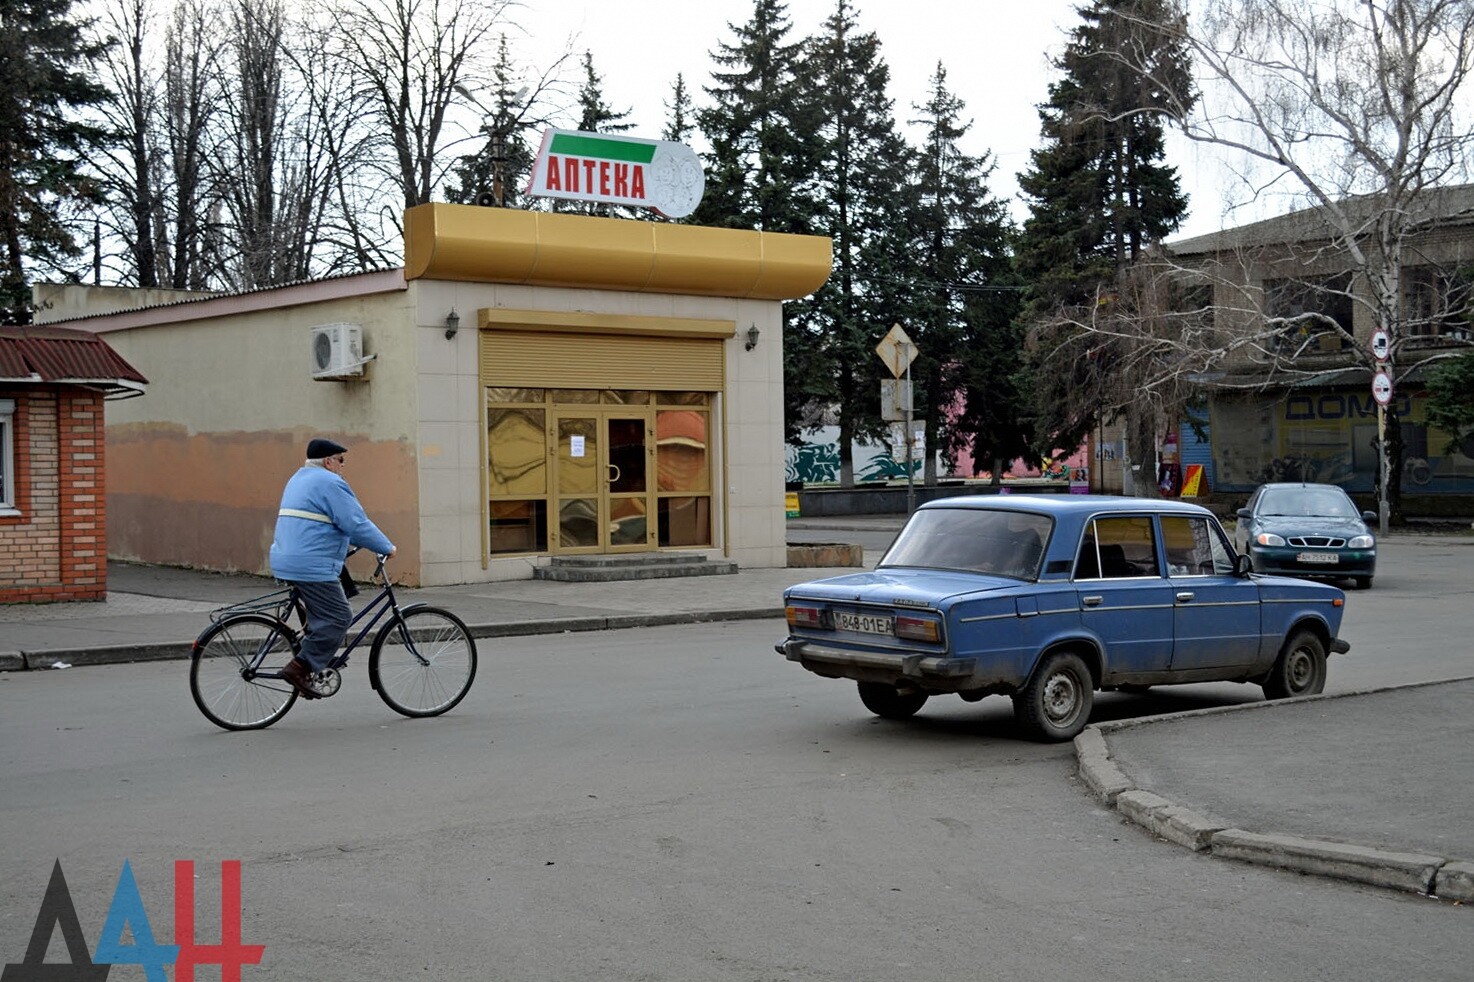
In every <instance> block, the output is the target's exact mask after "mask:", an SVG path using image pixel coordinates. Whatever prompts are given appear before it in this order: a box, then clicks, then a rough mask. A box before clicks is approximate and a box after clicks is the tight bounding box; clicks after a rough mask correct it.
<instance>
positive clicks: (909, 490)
mask: <svg viewBox="0 0 1474 982" xmlns="http://www.w3.org/2000/svg"><path fill="white" fill-rule="evenodd" d="M906 354H908V355H909V354H911V346H910V345H907V346H906ZM915 398H916V390H915V389H913V388H912V387H911V363H910V362H909V361H908V362H907V363H906V514H907V515H910V514H911V513H912V512H914V511H915V510H916V466H915V465H914V464H913V463H912V462H911V456H912V444H913V443H914V442H915V440H914V439H913V438H912V436H911V403H912V402H913V401H914V400H915Z"/></svg>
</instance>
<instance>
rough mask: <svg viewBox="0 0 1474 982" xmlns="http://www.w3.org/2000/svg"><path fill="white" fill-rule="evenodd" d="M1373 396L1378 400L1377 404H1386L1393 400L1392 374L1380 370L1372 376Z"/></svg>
mask: <svg viewBox="0 0 1474 982" xmlns="http://www.w3.org/2000/svg"><path fill="white" fill-rule="evenodd" d="M1372 398H1373V399H1375V400H1377V405H1379V406H1385V405H1387V404H1388V403H1389V402H1391V401H1392V376H1391V375H1388V374H1387V373H1386V372H1378V373H1377V374H1375V375H1373V376H1372Z"/></svg>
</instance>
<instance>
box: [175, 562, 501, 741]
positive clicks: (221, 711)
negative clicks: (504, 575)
mask: <svg viewBox="0 0 1474 982" xmlns="http://www.w3.org/2000/svg"><path fill="white" fill-rule="evenodd" d="M386 558H387V557H385V556H379V557H378V565H377V567H376V568H375V569H374V579H375V580H376V581H377V582H379V583H380V588H379V592H378V594H377V595H376V596H375V597H374V598H373V599H372V600H371V601H369V603H368V604H367V605H365V606H364V607H363V608H362V609H360V610H359V611H358V612H357V613H356V614H354V615H353V619H352V621H350V622H349V625H348V631H349V633H350V634H352V632H353V629H354V627H355V626H356V625H358V624H359V622H361V621H364V620H365V619H367V623H365V624H364V625H363V627H361V628H360V629H359V630H358V633H357V634H356V635H354V636H353V639H352V640H351V641H349V642H348V644H347V645H346V646H345V647H343V648H342V649H340V650H339V651H338V653H337V654H335V655H334V656H333V658H332V660H331V661H330V662H329V663H328V667H327V668H326V669H324V670H323V671H321V672H317V673H314V674H313V675H312V676H311V679H310V682H309V684H310V686H311V688H312V690H313V691H314V692H316V693H317V694H318V695H319V696H322V697H328V696H332V695H334V694H335V693H336V692H337V691H338V690H339V689H340V688H342V685H343V676H342V669H343V667H344V666H345V665H347V664H348V656H349V655H350V654H351V653H352V652H353V651H354V650H355V649H356V648H357V647H358V646H359V644H361V643H362V642H363V640H364V638H366V637H367V636H368V634H369V632H370V631H372V630H373V629H374V626H375V625H376V624H378V623H379V621H380V620H381V619H383V618H384V616H385V615H386V614H387V615H388V617H389V619H388V620H387V621H386V622H385V623H384V625H383V626H382V627H380V628H379V630H378V633H377V634H375V635H374V640H373V647H372V649H370V652H369V665H368V670H369V684H370V685H371V686H372V687H373V689H374V691H375V692H377V693H378V694H379V697H380V698H381V699H383V700H384V702H385V703H386V704H387V705H388V706H389V708H390V709H392V710H394V711H395V712H396V713H399V714H401V715H403V716H410V717H425V716H439V715H440V714H441V713H445V712H449V711H450V710H451V709H453V708H454V707H455V706H456V704H457V703H459V702H460V701H461V700H462V699H464V698H465V696H466V693H467V692H469V691H470V690H471V682H472V681H473V680H474V679H475V678H476V641H475V639H473V638H472V637H471V632H470V630H469V629H468V628H467V627H466V625H465V623H464V622H462V621H461V619H460V618H459V617H457V616H456V615H454V614H452V613H451V612H450V611H448V610H444V609H442V608H439V607H432V606H430V605H429V604H425V603H415V604H410V605H408V606H406V607H401V606H400V605H399V601H398V600H397V599H396V598H395V596H394V587H393V586H392V585H391V584H390V582H389V577H388V575H387V574H386V573H385V572H384V560H385V559H386ZM371 615H372V616H371ZM293 616H295V618H296V620H297V622H298V624H299V625H301V628H302V631H305V629H306V625H307V609H306V607H305V606H304V605H303V603H302V599H301V597H300V596H299V595H298V593H297V588H296V587H287V588H285V589H282V590H278V591H276V592H274V593H268V594H266V595H265V596H261V597H257V598H255V599H253V600H247V601H245V602H244V603H239V604H232V605H230V606H227V607H221V608H219V609H217V610H213V611H211V612H210V621H211V624H210V626H209V627H207V628H206V629H205V630H204V631H202V632H201V633H200V636H199V637H197V638H195V641H194V647H193V649H192V650H191V653H190V667H189V690H190V694H191V695H193V696H194V701H195V705H196V706H198V707H199V709H200V712H202V713H204V714H205V718H206V719H208V720H209V721H210V722H212V723H214V724H215V725H216V726H219V727H222V728H224V729H227V730H261V729H265V728H266V727H268V726H270V725H271V724H272V723H275V722H276V721H277V720H279V719H281V718H282V717H283V716H285V715H286V714H287V711H288V710H290V709H291V708H292V704H293V703H295V702H296V701H297V695H298V693H297V689H296V688H295V687H294V686H293V685H292V684H291V683H290V682H288V681H287V680H286V679H285V678H283V676H282V669H284V668H285V667H286V665H287V662H288V661H289V660H290V659H291V658H293V657H294V656H295V655H296V653H297V651H298V649H299V648H300V646H301V641H302V631H299V630H297V629H295V628H293V627H292V626H291V624H289V623H288V620H289V618H292V617H293Z"/></svg>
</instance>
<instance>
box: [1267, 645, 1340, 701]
mask: <svg viewBox="0 0 1474 982" xmlns="http://www.w3.org/2000/svg"><path fill="white" fill-rule="evenodd" d="M1263 685H1264V697H1265V698H1266V699H1287V698H1290V697H1291V696H1313V695H1316V694H1317V693H1319V692H1320V691H1321V690H1322V689H1324V688H1325V687H1326V646H1325V645H1324V644H1322V643H1321V640H1320V638H1318V637H1316V636H1315V634H1314V633H1312V632H1310V631H1297V632H1295V633H1294V634H1292V635H1290V640H1288V641H1286V642H1285V646H1284V647H1283V648H1281V649H1280V656H1279V657H1278V658H1276V659H1275V662H1274V668H1272V669H1270V670H1269V677H1268V678H1267V679H1265V680H1264V683H1263Z"/></svg>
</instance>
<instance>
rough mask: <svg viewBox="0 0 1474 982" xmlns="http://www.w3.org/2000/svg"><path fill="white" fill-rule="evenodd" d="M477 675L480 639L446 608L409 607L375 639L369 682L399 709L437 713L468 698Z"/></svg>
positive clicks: (407, 712)
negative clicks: (477, 652)
mask: <svg viewBox="0 0 1474 982" xmlns="http://www.w3.org/2000/svg"><path fill="white" fill-rule="evenodd" d="M475 678H476V642H475V640H474V639H473V638H472V637H471V632H470V630H468V629H467V627H466V625H465V624H464V623H462V621H461V619H460V618H459V617H457V616H456V615H454V614H452V613H451V612H450V611H448V610H441V609H440V608H439V607H416V608H414V609H413V610H407V611H405V612H404V613H403V614H402V615H400V616H397V617H395V618H394V619H393V620H391V621H390V622H389V623H388V624H385V625H384V627H383V628H382V629H380V631H379V634H378V637H376V638H374V649H373V651H372V653H370V655H369V682H370V683H371V684H372V685H373V687H374V690H375V691H376V692H378V693H379V697H380V698H381V699H383V700H384V702H385V703H387V704H388V706H389V708H390V709H392V710H394V711H395V712H396V713H401V714H403V715H405V716H439V715H440V714H441V713H443V712H446V711H448V710H450V709H451V708H452V707H454V706H455V704H456V703H458V702H460V701H461V700H462V699H464V698H465V696H466V693H467V692H469V691H471V682H472V680H474V679H475Z"/></svg>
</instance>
